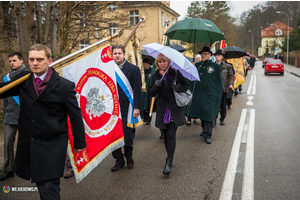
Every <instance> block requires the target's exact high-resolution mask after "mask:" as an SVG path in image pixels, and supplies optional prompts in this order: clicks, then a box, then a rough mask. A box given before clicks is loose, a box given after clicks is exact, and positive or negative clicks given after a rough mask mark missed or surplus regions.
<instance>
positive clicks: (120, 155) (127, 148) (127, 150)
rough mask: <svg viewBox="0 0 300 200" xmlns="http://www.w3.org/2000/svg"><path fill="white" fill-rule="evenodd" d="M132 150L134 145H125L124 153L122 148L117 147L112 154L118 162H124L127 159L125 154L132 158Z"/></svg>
mask: <svg viewBox="0 0 300 200" xmlns="http://www.w3.org/2000/svg"><path fill="white" fill-rule="evenodd" d="M132 151H133V146H124V154H123V153H122V148H119V149H116V150H114V151H113V152H112V155H113V157H114V159H117V160H116V163H118V164H124V163H125V160H124V156H125V157H126V158H127V159H130V158H132Z"/></svg>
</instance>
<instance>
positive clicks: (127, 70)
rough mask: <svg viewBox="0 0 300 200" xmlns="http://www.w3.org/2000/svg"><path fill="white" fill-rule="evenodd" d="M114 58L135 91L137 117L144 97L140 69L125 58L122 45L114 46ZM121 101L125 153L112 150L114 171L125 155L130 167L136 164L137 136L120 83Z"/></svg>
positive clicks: (120, 166)
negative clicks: (129, 125)
mask: <svg viewBox="0 0 300 200" xmlns="http://www.w3.org/2000/svg"><path fill="white" fill-rule="evenodd" d="M112 53H113V59H114V61H115V63H116V64H117V65H118V66H119V68H120V69H121V71H122V72H123V73H124V75H125V76H126V78H127V80H128V82H129V83H130V85H131V88H132V91H133V99H134V104H133V109H134V111H133V117H134V118H136V117H138V116H139V115H140V109H141V98H142V81H141V72H140V69H139V68H138V67H137V66H136V65H133V64H131V63H129V62H128V61H127V60H126V59H125V48H124V47H123V46H122V45H119V44H117V45H113V46H112ZM118 93H119V103H120V107H121V115H122V125H123V131H124V140H125V146H124V154H123V153H122V148H119V149H116V150H115V151H113V152H112V155H113V157H114V158H115V159H116V163H115V165H114V166H113V167H112V168H111V170H112V171H118V170H120V169H121V168H122V167H124V165H125V160H124V156H125V158H126V162H127V167H128V169H132V168H133V166H134V160H133V158H132V152H133V138H134V136H135V133H134V131H135V130H134V129H133V128H132V127H128V126H127V114H128V108H129V100H128V97H127V96H126V94H125V93H124V91H123V90H122V88H121V87H120V85H119V84H118Z"/></svg>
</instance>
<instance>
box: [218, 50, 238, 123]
mask: <svg viewBox="0 0 300 200" xmlns="http://www.w3.org/2000/svg"><path fill="white" fill-rule="evenodd" d="M214 55H215V58H216V63H217V64H219V65H220V66H221V76H222V81H223V95H222V99H221V104H220V115H221V117H220V124H221V125H225V122H224V119H225V117H226V103H227V93H228V90H232V89H233V85H234V72H233V67H232V65H230V64H228V63H226V62H224V61H223V57H224V54H223V52H222V50H221V49H218V50H217V51H216V53H215V54H214ZM217 118H218V114H217V116H216V119H217ZM215 123H216V122H215Z"/></svg>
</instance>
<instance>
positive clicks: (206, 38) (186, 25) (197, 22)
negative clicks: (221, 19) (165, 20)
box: [164, 18, 225, 53]
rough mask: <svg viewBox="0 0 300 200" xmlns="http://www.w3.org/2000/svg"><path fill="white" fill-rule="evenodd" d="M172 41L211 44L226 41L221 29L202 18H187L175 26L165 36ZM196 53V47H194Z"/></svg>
mask: <svg viewBox="0 0 300 200" xmlns="http://www.w3.org/2000/svg"><path fill="white" fill-rule="evenodd" d="M164 35H166V36H168V37H169V38H170V39H173V40H174V39H175V40H181V41H185V42H188V43H194V44H195V43H198V42H201V43H209V44H210V45H211V44H213V43H214V42H216V41H220V40H225V37H224V35H223V33H222V32H221V31H220V29H219V28H218V27H217V26H216V25H215V24H214V23H213V22H212V21H210V20H208V19H201V18H186V19H184V20H180V21H178V22H176V23H175V24H173V25H172V26H171V27H170V28H169V30H168V31H167V32H166V33H165V34H164ZM194 53H195V45H194Z"/></svg>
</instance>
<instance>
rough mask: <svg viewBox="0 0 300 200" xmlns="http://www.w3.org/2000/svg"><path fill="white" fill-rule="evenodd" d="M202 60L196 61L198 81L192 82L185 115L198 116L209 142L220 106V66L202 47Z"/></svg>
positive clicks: (210, 53) (204, 135) (208, 142)
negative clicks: (190, 95) (190, 98)
mask: <svg viewBox="0 0 300 200" xmlns="http://www.w3.org/2000/svg"><path fill="white" fill-rule="evenodd" d="M199 53H200V55H201V58H202V61H201V62H199V63H196V67H197V69H198V73H199V77H200V81H194V82H193V91H192V93H193V98H192V100H191V102H190V104H189V106H188V108H187V117H191V118H200V119H201V126H202V129H203V131H202V133H201V134H200V135H201V136H203V137H204V139H205V142H206V143H207V144H210V143H211V136H212V129H213V122H214V121H215V119H216V116H217V113H218V111H219V108H220V103H221V98H222V93H223V83H222V77H221V72H220V70H221V67H220V65H218V64H217V63H214V62H212V61H211V60H210V57H211V55H212V52H211V51H210V49H209V47H203V49H202V50H201V51H200V52H199Z"/></svg>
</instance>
